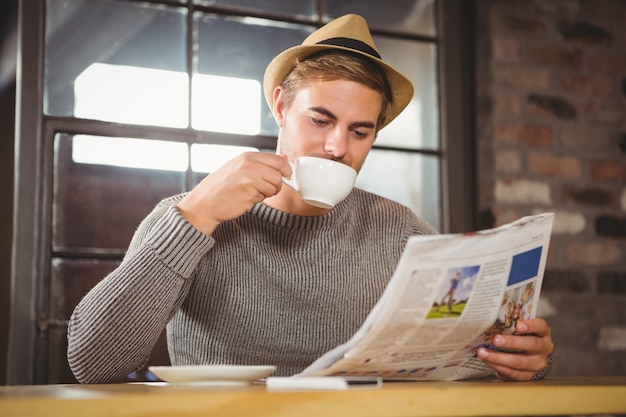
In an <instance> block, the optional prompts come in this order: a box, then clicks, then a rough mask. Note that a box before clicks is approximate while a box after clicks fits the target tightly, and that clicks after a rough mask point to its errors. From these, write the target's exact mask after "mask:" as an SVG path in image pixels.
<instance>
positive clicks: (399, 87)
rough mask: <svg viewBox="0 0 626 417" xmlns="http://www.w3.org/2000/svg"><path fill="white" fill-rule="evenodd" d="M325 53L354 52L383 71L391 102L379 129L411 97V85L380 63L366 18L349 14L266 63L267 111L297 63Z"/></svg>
mask: <svg viewBox="0 0 626 417" xmlns="http://www.w3.org/2000/svg"><path fill="white" fill-rule="evenodd" d="M324 50H344V51H350V52H354V53H357V54H360V55H362V56H364V57H367V58H368V59H370V60H372V61H373V62H375V63H376V64H378V66H380V67H381V68H382V69H383V71H384V72H385V74H386V75H387V79H388V81H389V85H390V86H391V93H392V103H391V108H390V109H389V114H388V115H387V119H386V120H385V122H384V124H383V125H382V126H380V129H382V128H383V127H385V126H386V125H388V124H389V123H390V122H391V121H392V120H393V119H395V118H396V116H397V115H399V114H400V112H402V110H404V108H405V107H406V106H407V104H409V102H410V101H411V99H412V98H413V84H411V81H409V80H408V79H407V78H406V77H405V76H404V75H402V74H400V73H399V72H398V71H397V70H396V69H394V68H393V67H392V66H391V65H389V64H387V63H385V62H384V61H383V60H382V58H381V57H380V54H379V53H378V49H377V48H376V45H375V44H374V40H373V39H372V35H371V34H370V31H369V28H368V26H367V22H366V21H365V19H364V18H363V17H361V16H358V15H355V14H348V15H345V16H342V17H339V18H337V19H335V20H333V21H331V22H329V23H327V24H326V25H324V26H322V27H321V28H319V29H317V30H316V31H315V32H313V33H311V34H310V35H309V36H308V37H307V38H306V39H305V40H304V41H303V42H302V44H301V45H298V46H294V47H292V48H289V49H287V50H285V51H283V52H281V53H280V54H278V55H277V56H276V57H275V58H274V59H273V60H272V62H270V63H269V65H268V66H267V68H266V70H265V76H264V78H263V90H264V93H265V99H266V100H267V103H268V104H269V106H270V108H271V107H272V104H273V103H272V100H273V95H274V90H275V89H276V87H278V86H279V85H281V84H282V83H283V80H284V79H285V77H286V76H287V75H288V74H289V73H290V72H291V70H292V69H293V68H294V66H295V63H296V61H297V60H303V59H305V58H306V57H308V56H310V55H312V54H314V53H316V52H320V51H324Z"/></svg>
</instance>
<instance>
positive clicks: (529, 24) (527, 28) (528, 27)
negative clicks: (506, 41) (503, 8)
mask: <svg viewBox="0 0 626 417" xmlns="http://www.w3.org/2000/svg"><path fill="white" fill-rule="evenodd" d="M502 22H503V23H504V26H505V27H506V28H508V29H509V30H511V31H513V32H520V33H529V34H542V33H545V32H547V31H548V27H547V25H546V24H545V23H544V22H543V21H541V20H539V19H533V18H526V17H521V16H516V15H510V14H509V15H504V16H502Z"/></svg>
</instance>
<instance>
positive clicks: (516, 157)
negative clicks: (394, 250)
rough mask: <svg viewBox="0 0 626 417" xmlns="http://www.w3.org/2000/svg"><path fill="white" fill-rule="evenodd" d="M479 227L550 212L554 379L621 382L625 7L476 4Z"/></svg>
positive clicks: (537, 1) (546, 309)
mask: <svg viewBox="0 0 626 417" xmlns="http://www.w3.org/2000/svg"><path fill="white" fill-rule="evenodd" d="M476 31H477V32H476V33H477V49H476V58H477V112H478V115H477V116H478V117H477V134H478V135H477V138H478V143H477V145H478V149H477V154H478V188H479V200H478V201H479V212H480V221H481V222H482V224H481V227H490V226H493V225H499V224H502V223H506V222H508V221H511V220H513V219H515V218H518V217H520V216H523V215H526V214H532V213H537V212H544V211H552V212H554V213H555V214H556V218H555V224H554V233H553V236H552V243H551V247H550V252H549V256H548V265H547V268H546V274H545V279H544V286H543V288H544V290H543V293H542V302H541V304H540V307H539V313H538V314H539V315H542V316H543V317H545V318H546V319H547V320H548V322H549V323H550V325H551V327H552V331H553V337H554V340H555V343H556V345H557V350H558V355H557V361H556V365H555V368H554V374H556V375H626V1H623V0H477V25H476Z"/></svg>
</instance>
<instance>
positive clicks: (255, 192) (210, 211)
mask: <svg viewBox="0 0 626 417" xmlns="http://www.w3.org/2000/svg"><path fill="white" fill-rule="evenodd" d="M288 175H291V167H290V166H289V164H288V163H287V160H286V159H285V158H284V157H282V156H279V155H275V154H269V153H263V152H248V153H244V154H241V155H239V156H237V157H235V158H233V159H232V160H230V161H228V162H227V163H225V164H224V165H223V166H221V167H220V168H219V169H217V170H216V171H215V172H213V173H211V174H210V175H208V176H207V177H205V178H204V179H203V180H202V181H201V182H200V184H198V185H197V186H196V187H195V188H194V189H193V190H192V191H191V192H190V193H189V194H188V195H187V196H186V197H185V198H184V199H183V200H182V201H181V202H180V203H179V204H178V209H179V211H180V212H181V214H182V215H183V216H184V217H185V218H186V219H187V220H188V221H189V222H190V223H191V224H192V225H193V226H194V227H196V228H197V229H199V230H201V231H202V232H203V233H205V234H208V235H210V234H211V233H212V232H213V230H214V229H215V227H217V225H219V224H220V223H222V222H224V221H227V220H231V219H234V218H237V217H239V216H241V215H242V214H243V213H245V212H246V211H247V210H249V209H250V208H251V207H252V206H253V205H254V204H256V203H259V202H261V201H263V200H264V199H265V198H267V197H270V196H273V195H275V194H276V193H278V192H279V191H280V189H281V187H282V177H283V176H288Z"/></svg>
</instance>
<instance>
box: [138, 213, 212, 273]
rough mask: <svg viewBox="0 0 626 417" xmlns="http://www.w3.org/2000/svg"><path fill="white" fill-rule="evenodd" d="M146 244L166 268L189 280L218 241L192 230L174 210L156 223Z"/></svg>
mask: <svg viewBox="0 0 626 417" xmlns="http://www.w3.org/2000/svg"><path fill="white" fill-rule="evenodd" d="M147 242H148V245H149V246H150V247H152V249H153V250H154V252H155V253H156V255H157V256H158V257H159V258H161V259H162V260H163V263H164V264H165V265H167V266H168V267H169V268H170V269H171V270H173V271H174V272H176V273H177V274H179V275H181V276H182V277H183V278H189V277H190V276H191V274H192V272H193V271H194V269H196V266H198V263H199V262H200V259H201V258H202V256H203V255H204V254H206V253H207V251H208V250H209V249H211V248H212V247H213V245H214V243H215V240H213V238H212V237H210V236H207V235H205V234H204V233H202V232H201V231H199V230H198V229H196V228H195V227H193V226H192V225H191V224H190V223H189V222H188V221H187V220H186V219H185V218H184V217H183V216H182V215H181V214H180V212H179V211H178V210H177V209H176V207H174V206H172V207H168V208H167V210H166V211H165V213H164V214H163V216H162V217H161V218H160V219H159V220H158V221H157V222H156V223H155V225H154V227H153V228H152V231H151V232H150V234H149V236H148V239H147Z"/></svg>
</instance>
